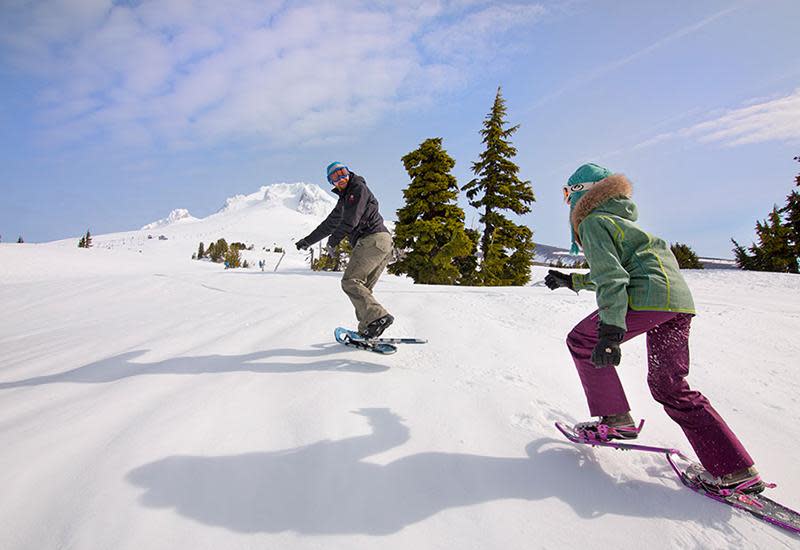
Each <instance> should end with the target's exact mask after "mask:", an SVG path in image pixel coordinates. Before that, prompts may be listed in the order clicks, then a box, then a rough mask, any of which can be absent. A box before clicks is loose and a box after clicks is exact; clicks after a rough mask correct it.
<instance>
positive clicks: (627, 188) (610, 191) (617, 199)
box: [570, 174, 639, 244]
mask: <svg viewBox="0 0 800 550" xmlns="http://www.w3.org/2000/svg"><path fill="white" fill-rule="evenodd" d="M632 195H633V185H632V184H631V182H630V180H629V179H628V178H626V177H625V176H624V175H622V174H612V175H610V176H608V177H607V178H605V179H602V180H600V181H599V182H597V183H596V184H595V185H594V186H592V188H591V189H589V191H587V192H586V194H585V195H584V196H583V197H581V199H580V200H579V201H578V204H576V205H575V208H573V209H572V214H571V215H570V221H571V223H572V228H573V230H574V232H575V239H576V240H577V242H578V244H581V242H580V233H579V232H578V227H580V225H581V222H583V220H585V219H586V217H587V216H588V215H589V214H591V213H593V212H602V213H605V214H611V215H614V216H619V217H620V218H623V219H626V220H630V221H632V222H635V221H636V219H637V218H638V217H639V211H638V209H637V208H636V204H635V203H634V202H633V201H632V200H631V196H632Z"/></svg>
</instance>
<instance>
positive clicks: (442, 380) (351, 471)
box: [0, 186, 800, 550]
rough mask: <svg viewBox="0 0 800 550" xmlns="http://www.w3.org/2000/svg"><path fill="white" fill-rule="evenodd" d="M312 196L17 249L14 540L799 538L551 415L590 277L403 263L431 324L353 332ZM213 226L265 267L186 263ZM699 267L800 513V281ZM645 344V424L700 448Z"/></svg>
mask: <svg viewBox="0 0 800 550" xmlns="http://www.w3.org/2000/svg"><path fill="white" fill-rule="evenodd" d="M312 187H313V186H312ZM296 191H297V192H286V189H281V188H276V189H275V190H274V191H271V190H269V189H264V190H262V191H259V192H258V193H256V194H255V195H256V196H250V198H248V197H241V198H238V199H236V200H233V201H229V204H228V207H227V208H225V209H224V210H223V211H221V212H219V213H217V214H214V215H212V216H209V217H208V218H205V219H203V220H197V221H195V222H192V223H173V224H167V225H165V226H163V227H160V228H159V231H160V232H163V234H164V235H165V236H167V237H168V240H158V239H148V238H147V232H146V231H145V232H142V231H138V232H128V233H119V234H114V235H101V236H95V238H94V245H95V246H94V248H91V249H88V250H86V249H78V248H77V239H70V240H67V241H60V242H56V243H48V244H40V245H33V244H24V245H17V244H0V304H2V310H3V316H2V317H0V488H2V490H0V517H2V518H3V520H2V521H0V548H2V549H4V550H23V549H56V548H58V549H106V548H114V549H118V550H123V549H130V550H139V549H142V548H147V549H175V548H187V549H188V548H191V549H204V548H208V549H212V548H213V549H217V548H225V549H240V548H242V549H243V548H253V549H255V548H258V549H262V548H280V549H289V548H291V549H310V548H347V549H360V548H376V547H380V548H382V549H386V550H388V549H398V550H399V549H402V550H408V549H417V548H448V549H449V548H459V549H465V548H475V549H531V548H558V549H561V548H580V549H593V548H597V549H604V548H631V549H641V548H648V549H657V548H659V549H660V548H665V549H666V548H702V549H709V548H711V549H715V548H719V549H722V548H764V549H765V548H770V549H774V548H798V547H799V546H800V542H799V541H798V538H796V537H792V536H791V535H789V534H786V533H785V532H783V531H781V530H779V529H777V528H775V527H772V526H769V525H767V524H764V523H761V522H759V521H757V520H755V519H753V518H752V517H750V516H749V515H747V514H745V513H743V512H738V511H735V510H733V509H731V508H729V507H727V506H724V505H721V504H717V503H715V502H712V501H711V500H709V499H706V498H703V497H701V496H699V495H696V494H694V493H692V492H691V491H689V490H687V489H685V488H683V487H681V486H680V485H679V483H678V481H677V480H676V479H675V477H674V475H673V474H672V473H671V471H670V470H669V468H668V466H667V463H666V461H665V460H664V459H663V457H661V456H657V455H647V454H637V453H632V452H628V453H623V452H619V451H614V450H611V449H591V448H587V447H581V446H576V445H572V444H570V443H568V442H566V441H564V440H563V438H561V437H560V435H559V434H558V433H557V432H556V431H555V429H554V427H553V422H554V421H556V420H564V421H567V422H573V421H579V420H585V419H588V412H587V408H586V404H585V400H584V396H583V392H582V389H581V386H580V382H579V381H578V377H577V374H576V373H575V369H574V366H573V364H572V361H571V359H570V357H569V354H568V352H567V349H566V346H565V342H564V339H565V336H566V334H567V332H568V331H569V330H570V328H571V327H572V326H573V325H574V324H575V323H577V322H578V321H579V320H580V319H581V318H583V317H584V316H585V315H587V314H589V313H590V312H591V311H592V309H593V307H594V296H593V295H592V294H590V293H581V294H580V295H575V294H574V293H572V292H570V291H568V290H564V289H561V290H558V291H555V292H552V291H550V290H548V289H547V288H546V287H544V286H543V285H541V284H540V283H539V281H541V279H542V278H543V276H544V274H545V273H546V270H547V268H539V267H536V268H534V269H533V283H532V284H531V285H530V286H527V287H521V288H468V287H464V288H459V287H447V286H425V285H414V284H412V282H411V281H410V280H409V279H406V278H401V277H394V276H389V275H385V276H384V277H383V279H382V280H381V282H380V283H379V284H378V286H377V287H376V289H375V292H376V294H377V295H378V297H379V299H380V300H381V301H382V302H383V303H384V305H386V307H387V308H388V309H389V310H390V311H391V312H392V313H393V314H394V315H395V316H396V318H397V320H396V322H395V324H394V326H392V327H391V329H390V331H389V334H388V335H394V336H419V337H425V338H428V339H429V343H428V344H426V345H422V346H405V347H401V349H400V350H399V351H398V353H397V354H395V355H391V356H381V355H377V354H371V353H368V352H364V351H357V350H352V349H349V348H345V347H343V346H341V345H338V344H336V343H335V342H334V341H333V329H334V327H336V326H338V325H344V326H353V325H354V319H353V312H352V307H351V305H350V303H349V301H348V300H347V298H346V297H345V295H344V294H343V293H342V292H341V288H340V285H339V280H340V274H337V273H314V272H311V271H310V270H309V269H308V267H307V263H306V257H305V254H304V253H301V252H297V251H296V250H295V248H294V246H293V244H292V243H293V242H294V241H295V240H296V239H298V238H300V237H302V236H304V235H306V234H307V233H308V231H310V229H312V228H313V227H314V226H315V225H316V224H317V223H318V222H319V221H320V219H321V216H324V214H325V208H322V207H319V208H315V207H314V204H315V203H317V202H319V204H325V205H326V208H329V207H331V206H332V205H333V202H332V196H329V195H326V194H324V192H322V190H321V189H320V190H319V191H320V192H322V193H323V194H322V195H319V197H324V198H319V197H317V196H316V195H315V194H316V193H317V191H313V190H310V191H308V193H306V194H304V192H305V191H306V189H305V188H303V189H298V190H296ZM258 195H260V197H259V196H258ZM304 196H305V197H307V198H306V200H305V201H304V200H303V197H304ZM267 199H269V200H267ZM322 201H327V202H324V203H323V202H322ZM233 204H235V205H236V206H232V205H233ZM303 204H305V205H306V206H305V207H303V206H302V205H303ZM303 208H305V210H303ZM220 237H224V238H225V239H226V240H227V241H228V242H233V241H242V242H245V243H246V244H253V245H254V247H253V250H252V251H249V252H247V254H249V255H250V256H249V257H250V261H251V264H252V265H256V264H257V261H258V260H259V259H263V260H265V261H266V262H267V266H266V269H265V270H264V271H263V272H262V271H261V270H259V269H237V270H227V271H226V270H223V268H222V267H221V266H220V265H218V264H211V263H209V262H206V261H193V260H191V259H190V258H191V254H192V252H194V251H195V250H197V245H198V243H199V242H200V241H204V242H205V243H206V244H208V243H209V242H211V241H212V240H216V239H218V238H220ZM275 246H278V247H281V248H284V249H285V250H286V251H287V254H286V256H285V257H284V259H283V261H282V262H281V263H280V265H279V266H278V260H279V258H281V256H282V254H280V253H275V252H273V251H272V249H273V248H274V247H275ZM267 249H269V251H267ZM276 266H278V268H277V271H275V267H276ZM686 277H687V280H688V282H689V285H690V287H691V289H692V291H693V292H694V296H695V301H696V303H697V306H698V309H699V312H698V313H699V314H698V316H697V317H696V318H695V320H694V323H693V334H692V340H691V346H692V361H693V362H692V374H691V376H690V383H691V384H692V386H693V387H695V388H696V389H700V390H701V391H703V392H704V393H705V394H706V395H707V396H708V397H709V398H710V399H711V401H712V403H713V404H714V405H715V407H716V408H717V409H718V410H719V411H720V413H721V414H722V416H723V417H724V418H725V419H726V420H727V422H728V423H729V424H730V425H731V426H732V427H733V429H734V431H735V432H736V433H737V434H738V435H739V437H740V438H741V439H742V441H743V442H744V443H745V445H746V447H747V448H748V450H749V451H750V453H751V454H752V455H753V457H754V458H755V460H756V463H757V466H758V467H759V469H760V470H761V472H762V473H763V475H764V477H765V478H766V479H767V480H770V481H774V482H777V483H778V487H777V488H776V489H774V490H771V491H770V496H771V497H772V498H774V499H776V500H778V501H780V502H783V503H785V504H786V505H788V506H791V507H794V508H798V507H800V497H799V496H798V495H800V475H798V467H797V457H798V456H800V439H799V438H798V437H797V434H798V428H797V426H798V425H800V409H799V408H798V399H800V398H799V397H798V396H799V395H800V377H798V375H797V365H798V357H800V340H798V338H797V334H800V277H798V276H791V275H779V274H763V273H744V272H738V271H721V270H707V271H692V272H687V273H686ZM645 361H646V358H645V349H644V338H638V339H637V340H634V341H632V342H630V343H627V344H625V345H624V346H623V363H622V365H621V366H620V367H619V372H620V374H621V377H622V380H623V384H624V385H625V387H626V389H627V391H628V397H629V399H630V401H631V404H632V407H633V411H632V412H633V414H634V415H635V416H637V417H644V418H646V419H647V423H646V425H645V430H644V432H643V434H642V436H641V440H642V441H643V442H645V443H649V444H653V445H663V446H670V447H678V448H681V449H683V450H685V451H690V448H689V445H688V443H687V441H686V439H685V438H684V436H683V434H682V432H681V431H680V429H679V428H678V427H677V426H676V425H675V424H674V423H673V422H672V421H671V420H670V419H669V418H668V417H667V416H666V414H665V413H664V412H663V411H662V410H661V408H660V406H659V405H658V404H657V403H655V402H654V401H653V399H652V398H651V397H650V395H649V391H648V389H647V386H646V381H645V378H646V364H645Z"/></svg>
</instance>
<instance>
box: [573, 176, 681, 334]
mask: <svg viewBox="0 0 800 550" xmlns="http://www.w3.org/2000/svg"><path fill="white" fill-rule="evenodd" d="M632 189H633V188H632V186H631V183H630V181H628V179H627V178H626V177H625V176H623V175H621V174H613V175H611V176H609V177H607V178H605V179H604V180H601V181H600V182H598V183H597V184H595V185H594V186H593V187H592V188H591V189H589V191H588V192H587V193H586V194H585V195H584V196H583V197H581V199H580V200H579V201H578V203H577V204H576V205H575V208H573V210H572V213H571V215H570V221H571V222H572V227H573V229H574V231H575V235H576V239H577V240H578V244H580V245H581V246H582V247H583V253H584V255H585V256H586V261H587V262H588V263H589V268H590V272H589V273H587V274H582V273H573V274H572V284H573V287H574V288H575V290H576V291H579V290H594V291H595V292H596V293H597V307H598V309H599V310H600V320H601V321H602V322H603V323H605V324H607V325H614V326H616V327H620V328H622V329H627V327H626V326H625V315H626V314H627V312H628V308H630V309H633V310H637V311H674V312H681V313H692V314H694V313H695V308H694V301H693V300H692V293H691V292H690V291H689V287H688V286H687V285H686V281H685V280H684V279H683V276H682V275H681V272H680V268H679V267H678V262H677V260H676V259H675V256H674V255H673V254H672V251H671V250H670V247H669V245H668V244H667V243H666V242H665V241H664V240H663V239H659V238H658V237H655V236H653V235H650V234H649V233H647V232H645V231H643V230H642V229H641V228H640V227H639V226H638V225H636V223H635V222H636V219H637V217H638V211H637V209H636V204H634V202H633V201H632V200H631V198H630V197H631V194H632Z"/></svg>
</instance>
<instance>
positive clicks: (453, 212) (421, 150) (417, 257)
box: [389, 138, 475, 285]
mask: <svg viewBox="0 0 800 550" xmlns="http://www.w3.org/2000/svg"><path fill="white" fill-rule="evenodd" d="M402 160H403V166H404V167H405V169H406V172H408V176H409V178H411V183H410V184H409V185H408V187H407V188H406V189H404V190H403V197H404V198H405V200H406V205H405V206H404V207H402V208H400V209H399V210H398V211H397V224H396V225H395V229H394V245H395V247H396V248H397V249H398V250H401V251H402V252H401V255H402V257H401V258H400V259H399V260H398V261H397V262H395V263H394V264H392V265H391V266H389V272H390V273H394V274H399V273H406V274H408V275H409V276H410V277H411V278H412V279H413V280H414V282H415V283H423V284H443V285H452V284H459V283H465V282H466V283H468V282H469V280H470V277H471V276H472V274H471V273H470V270H469V267H468V265H467V264H466V263H459V260H462V261H465V262H466V261H468V260H467V257H468V256H469V255H470V253H471V252H472V251H473V249H474V248H475V243H474V242H473V240H471V239H470V237H469V235H468V234H467V232H466V231H465V229H464V211H463V210H462V209H461V207H460V206H458V191H459V189H458V183H457V181H456V178H455V176H453V175H452V174H450V171H451V170H452V169H453V167H454V166H455V164H456V163H455V161H454V160H453V159H452V158H451V157H450V155H448V154H447V151H445V150H444V149H443V148H442V138H430V139H426V140H425V141H423V142H422V143H421V144H420V146H419V147H418V148H417V149H416V150H414V151H412V152H410V153H408V154H407V155H405V156H404V157H403V159H402ZM473 271H474V267H473Z"/></svg>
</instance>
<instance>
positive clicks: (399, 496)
mask: <svg viewBox="0 0 800 550" xmlns="http://www.w3.org/2000/svg"><path fill="white" fill-rule="evenodd" d="M356 414H360V415H362V416H364V417H365V418H366V419H367V420H368V422H369V424H370V426H371V427H372V433H370V434H368V435H363V436H359V437H352V438H347V439H343V440H340V441H329V440H323V441H319V442H317V443H313V444H311V445H308V446H304V447H298V448H294V449H286V450H280V451H274V452H255V453H247V454H241V455H230V456H184V455H177V456H170V457H167V458H164V459H162V460H158V461H156V462H152V463H150V464H145V465H143V466H141V467H138V468H136V469H134V470H133V471H131V472H130V473H129V474H128V475H127V480H128V481H129V482H130V483H132V484H133V485H135V486H136V487H140V488H141V489H143V491H144V492H143V494H142V495H141V497H140V501H141V503H142V504H143V505H145V506H148V507H152V508H172V509H174V510H175V511H176V512H177V513H179V514H181V515H183V516H186V517H188V518H191V519H194V520H196V521H199V522H202V523H204V524H207V525H213V526H219V527H224V528H226V529H230V530H232V531H236V532H243V533H255V532H268V533H277V532H282V531H293V532H296V533H301V534H314V535H320V534H353V533H362V534H369V535H385V534H390V533H395V532H397V531H399V530H401V529H403V528H404V527H406V526H408V525H411V524H414V523H416V522H419V521H422V520H424V519H426V518H428V517H430V516H433V515H434V514H436V513H438V512H440V511H442V510H445V509H448V508H455V507H460V506H469V505H474V504H478V503H483V502H488V501H493V500H503V499H522V500H542V499H547V498H556V499H559V500H561V501H563V502H565V503H566V504H568V505H569V506H570V507H572V509H573V510H574V512H575V513H576V514H577V515H578V516H580V517H582V518H599V517H602V516H603V515H604V514H617V515H625V516H635V517H644V518H669V519H675V520H681V521H693V522H697V523H700V524H702V525H703V526H705V527H714V528H717V529H723V530H727V529H729V528H728V527H727V526H726V525H725V522H726V520H727V519H728V518H729V517H730V515H731V512H730V511H729V510H728V509H726V507H724V506H719V505H714V504H712V505H710V506H704V504H706V503H704V502H703V500H704V499H700V498H697V496H696V495H694V494H693V493H691V492H689V491H686V490H684V489H681V488H679V487H678V485H677V482H676V483H675V484H674V485H672V484H666V485H664V484H660V483H653V482H645V481H618V480H616V479H614V478H612V477H611V476H609V475H608V474H606V473H605V472H604V471H603V470H602V468H601V467H600V465H599V464H598V463H597V462H596V461H595V460H594V459H593V454H592V452H591V451H590V450H589V449H583V448H578V447H576V446H573V445H570V444H566V443H564V442H561V441H558V440H553V439H540V440H538V441H534V442H532V443H531V444H529V445H528V447H527V449H526V450H527V455H528V456H527V457H494V456H478V455H469V454H455V453H440V452H435V453H433V452H432V453H417V454H413V455H410V456H406V457H403V458H399V459H396V460H393V461H392V462H389V463H388V464H385V465H381V464H376V463H372V462H369V461H367V459H368V457H370V456H373V455H376V454H378V453H381V452H383V451H387V450H389V449H392V448H395V447H398V446H400V445H402V444H403V443H405V442H406V441H408V440H409V430H408V428H407V427H406V426H405V425H404V424H403V423H402V421H401V419H400V418H399V417H398V416H397V415H396V414H394V413H392V412H391V411H390V410H388V409H362V410H359V411H357V412H356ZM553 443H555V445H553ZM665 468H666V466H665ZM663 473H664V474H665V472H663Z"/></svg>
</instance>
